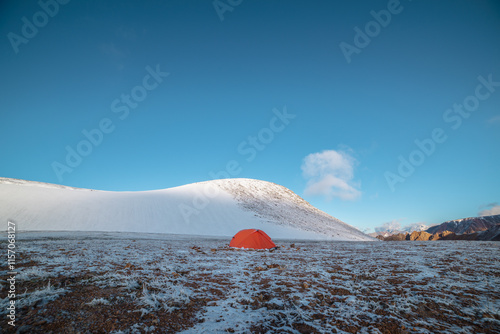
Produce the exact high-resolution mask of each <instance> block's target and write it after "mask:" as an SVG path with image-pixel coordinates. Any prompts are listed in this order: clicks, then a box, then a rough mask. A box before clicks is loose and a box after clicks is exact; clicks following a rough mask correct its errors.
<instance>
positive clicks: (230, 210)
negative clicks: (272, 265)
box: [0, 178, 374, 241]
mask: <svg viewBox="0 0 500 334" xmlns="http://www.w3.org/2000/svg"><path fill="white" fill-rule="evenodd" d="M0 219H1V220H2V221H4V222H5V221H6V220H11V221H14V222H15V223H16V224H17V228H18V229H19V230H32V231H47V230H61V231H118V232H144V233H173V234H191V235H216V236H232V235H234V234H235V233H236V232H237V231H239V230H241V229H244V228H258V229H263V230H264V231H266V233H268V234H269V235H270V236H271V237H272V238H294V239H325V238H327V239H335V240H359V241H362V240H374V239H373V238H370V237H368V236H367V235H365V234H363V233H361V232H360V231H358V230H357V229H355V228H353V227H351V226H349V225H347V224H345V223H343V222H341V221H340V220H338V219H336V218H333V217H331V216H329V215H327V214H326V213H324V212H322V211H320V210H318V209H316V208H314V207H313V206H311V205H310V204H309V203H307V202H306V201H304V200H303V199H302V198H300V197H299V196H297V195H296V194H294V193H293V192H292V191H290V190H289V189H287V188H285V187H282V186H279V185H276V184H273V183H269V182H264V181H258V180H250V179H227V180H215V181H207V182H201V183H194V184H189V185H185V186H181V187H175V188H169V189H163V190H152V191H139V192H112V191H99V190H90V189H79V188H71V187H65V186H60V185H53V184H47V183H40V182H32V181H24V180H17V179H8V178H0ZM5 226H6V224H5ZM2 230H4V229H3V228H2Z"/></svg>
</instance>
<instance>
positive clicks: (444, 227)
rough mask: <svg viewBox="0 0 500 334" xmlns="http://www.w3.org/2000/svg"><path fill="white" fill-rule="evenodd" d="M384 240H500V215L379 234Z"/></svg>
mask: <svg viewBox="0 0 500 334" xmlns="http://www.w3.org/2000/svg"><path fill="white" fill-rule="evenodd" d="M377 238H378V239H380V240H384V241H401V240H417V241H422V240H481V241H500V215H494V216H484V217H469V218H463V219H457V220H450V221H446V222H444V223H442V224H440V225H435V226H432V227H430V228H428V229H427V230H425V231H413V232H411V233H409V232H400V233H392V234H390V235H378V236H377Z"/></svg>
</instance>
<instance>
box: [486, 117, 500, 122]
mask: <svg viewBox="0 0 500 334" xmlns="http://www.w3.org/2000/svg"><path fill="white" fill-rule="evenodd" d="M488 123H489V124H500V115H496V116H493V117H492V118H490V119H489V120H488Z"/></svg>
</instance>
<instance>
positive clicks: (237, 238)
mask: <svg viewBox="0 0 500 334" xmlns="http://www.w3.org/2000/svg"><path fill="white" fill-rule="evenodd" d="M229 247H237V248H253V249H270V248H275V247H276V245H275V244H274V242H273V241H272V240H271V238H270V237H269V236H268V235H267V234H266V233H265V232H264V231H262V230H257V229H248V230H241V231H239V232H238V233H236V234H235V235H234V237H233V238H232V239H231V242H230V243H229Z"/></svg>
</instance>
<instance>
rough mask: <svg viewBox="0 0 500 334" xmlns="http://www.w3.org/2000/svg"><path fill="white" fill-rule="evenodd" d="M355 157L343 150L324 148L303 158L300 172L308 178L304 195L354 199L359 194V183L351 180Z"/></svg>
mask: <svg viewBox="0 0 500 334" xmlns="http://www.w3.org/2000/svg"><path fill="white" fill-rule="evenodd" d="M356 163H357V161H356V159H355V158H354V157H352V156H351V155H350V154H348V153H347V152H345V151H342V150H339V151H335V150H326V151H323V152H318V153H312V154H309V155H308V156H306V157H305V158H304V161H303V163H302V173H303V176H304V178H305V179H307V180H308V182H307V186H306V189H305V191H304V193H305V194H306V195H320V196H326V197H327V199H332V198H334V197H337V198H340V199H343V200H355V199H357V198H359V197H360V196H361V191H359V190H358V189H357V188H359V184H357V183H355V182H354V181H353V177H354V165H355V164H356Z"/></svg>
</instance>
